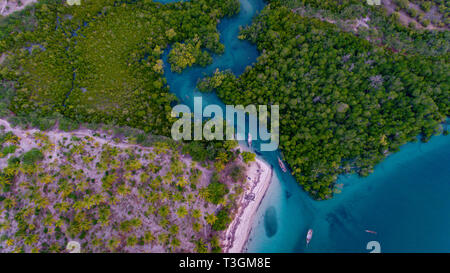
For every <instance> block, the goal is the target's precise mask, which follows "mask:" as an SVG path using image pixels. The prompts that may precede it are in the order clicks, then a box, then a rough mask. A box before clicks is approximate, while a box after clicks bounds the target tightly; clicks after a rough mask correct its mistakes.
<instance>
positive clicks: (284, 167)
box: [278, 157, 287, 172]
mask: <svg viewBox="0 0 450 273" xmlns="http://www.w3.org/2000/svg"><path fill="white" fill-rule="evenodd" d="M278 164H279V165H280V168H281V170H283V172H287V169H286V166H284V163H283V161H281V159H280V157H278Z"/></svg>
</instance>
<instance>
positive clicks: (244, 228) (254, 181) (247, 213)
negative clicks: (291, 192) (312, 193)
mask: <svg viewBox="0 0 450 273" xmlns="http://www.w3.org/2000/svg"><path fill="white" fill-rule="evenodd" d="M272 175H273V170H272V168H271V167H270V166H269V165H267V163H265V162H263V161H261V160H259V159H256V161H255V162H253V163H252V164H251V165H250V167H249V168H248V170H247V183H248V187H247V190H246V191H245V192H244V194H243V196H242V197H241V199H240V200H239V209H238V212H237V215H236V217H235V218H234V220H233V222H232V223H231V224H230V226H229V227H228V229H227V230H226V232H225V238H224V239H223V240H222V244H223V251H224V252H225V253H240V252H242V250H243V249H244V247H245V244H246V243H247V240H248V237H249V235H250V232H251V229H252V225H253V223H254V216H255V214H256V211H257V210H258V207H259V205H260V204H261V201H262V199H263V197H264V195H265V194H266V192H267V189H268V188H269V185H270V182H271V181H272Z"/></svg>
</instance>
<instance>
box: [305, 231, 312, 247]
mask: <svg viewBox="0 0 450 273" xmlns="http://www.w3.org/2000/svg"><path fill="white" fill-rule="evenodd" d="M312 236H313V230H312V229H309V230H308V234H306V245H309V242H311V239H312Z"/></svg>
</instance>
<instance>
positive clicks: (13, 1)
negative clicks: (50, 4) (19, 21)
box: [0, 0, 37, 16]
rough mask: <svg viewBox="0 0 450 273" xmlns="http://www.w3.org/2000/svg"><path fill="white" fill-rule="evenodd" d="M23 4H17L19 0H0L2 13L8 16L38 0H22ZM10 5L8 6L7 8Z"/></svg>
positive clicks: (0, 13)
mask: <svg viewBox="0 0 450 273" xmlns="http://www.w3.org/2000/svg"><path fill="white" fill-rule="evenodd" d="M21 2H22V5H21V6H19V5H17V0H1V1H0V15H3V16H7V15H10V14H11V13H13V12H16V11H19V10H22V9H24V8H25V7H26V6H28V5H29V4H33V3H36V2H37V0H21ZM7 7H8V8H7Z"/></svg>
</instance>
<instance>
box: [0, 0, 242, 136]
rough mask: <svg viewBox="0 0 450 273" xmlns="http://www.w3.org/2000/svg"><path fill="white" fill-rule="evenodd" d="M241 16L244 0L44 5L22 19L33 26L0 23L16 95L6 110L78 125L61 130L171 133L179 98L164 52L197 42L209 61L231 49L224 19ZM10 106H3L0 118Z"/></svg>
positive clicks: (95, 0) (203, 60) (201, 59)
mask: <svg viewBox="0 0 450 273" xmlns="http://www.w3.org/2000/svg"><path fill="white" fill-rule="evenodd" d="M238 11H239V1H238V0H224V1H215V0H195V1H186V2H181V3H171V4H167V5H163V4H161V3H155V2H153V1H131V2H125V1H121V2H120V3H119V2H118V1H115V0H86V1H83V4H82V5H80V6H69V5H64V4H61V1H41V2H40V3H39V4H37V5H36V6H34V7H32V8H30V9H29V11H27V12H24V13H23V14H21V15H20V20H25V19H24V18H25V17H23V16H29V17H30V18H31V19H30V20H32V23H30V24H29V26H28V27H18V23H17V22H18V21H17V20H16V19H14V18H13V17H11V19H8V20H6V21H5V22H0V52H5V51H8V55H9V57H8V58H7V59H6V60H5V61H4V63H3V66H2V67H1V69H0V80H10V81H14V82H15V84H14V89H15V92H16V94H15V96H14V98H13V100H12V102H11V105H9V103H6V105H9V109H10V110H12V112H13V113H14V114H16V115H21V116H27V115H29V114H31V113H35V112H39V115H40V116H49V115H53V114H54V113H55V112H58V113H60V114H62V115H63V116H64V117H66V118H70V120H72V121H74V122H75V123H73V122H72V121H69V120H62V121H61V122H60V125H61V129H62V130H73V129H74V128H76V127H77V125H76V123H79V122H87V123H106V124H115V125H120V126H124V125H127V126H131V127H134V128H140V129H143V130H144V131H145V132H150V131H151V132H153V133H155V134H159V135H169V133H170V127H171V118H170V115H169V114H170V110H171V107H170V104H171V103H172V102H174V101H176V98H175V96H174V95H173V94H170V93H169V89H168V87H167V85H166V80H165V79H164V78H163V67H162V65H161V62H162V61H161V56H162V53H163V51H164V50H165V49H166V48H167V47H168V45H170V44H174V43H177V44H183V43H186V42H187V43H189V44H193V43H194V41H195V46H194V49H195V50H194V51H195V52H194V53H195V54H194V55H195V58H196V59H195V61H194V63H196V64H200V65H206V64H208V63H210V62H211V56H210V55H209V54H208V53H207V51H210V52H214V53H221V52H223V51H224V46H223V45H222V44H221V43H220V39H219V33H218V32H217V29H216V26H217V23H218V22H219V19H220V18H222V17H224V16H231V15H233V14H235V13H236V12H238ZM27 18H28V17H27ZM20 20H19V21H20ZM5 33H8V35H6V36H5V35H4V34H5ZM205 50H207V51H205ZM181 53H182V54H181V57H182V55H183V54H184V53H185V51H182V52H181ZM175 61H176V60H174V62H175ZM184 67H185V63H183V62H181V66H180V69H182V68H184ZM6 105H5V104H2V103H1V102H0V114H1V113H2V112H4V110H3V109H5V107H6ZM17 121H19V122H20V120H17ZM36 125H37V126H38V127H42V128H48V127H49V126H52V123H51V122H49V121H48V120H42V121H40V122H38V123H36Z"/></svg>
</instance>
